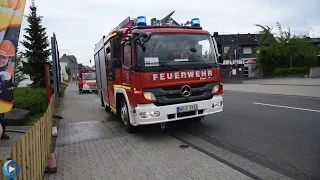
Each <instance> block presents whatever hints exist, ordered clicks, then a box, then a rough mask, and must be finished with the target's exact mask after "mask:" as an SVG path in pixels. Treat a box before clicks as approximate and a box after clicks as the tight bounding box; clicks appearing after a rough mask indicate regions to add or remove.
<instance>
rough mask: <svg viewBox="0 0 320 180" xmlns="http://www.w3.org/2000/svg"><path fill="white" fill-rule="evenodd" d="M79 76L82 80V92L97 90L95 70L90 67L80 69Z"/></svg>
mask: <svg viewBox="0 0 320 180" xmlns="http://www.w3.org/2000/svg"><path fill="white" fill-rule="evenodd" d="M78 74H79V78H81V79H82V81H83V89H82V91H83V92H95V93H96V92H97V81H96V71H95V70H92V69H80V70H79V73H78Z"/></svg>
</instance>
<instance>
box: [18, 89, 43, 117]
mask: <svg viewBox="0 0 320 180" xmlns="http://www.w3.org/2000/svg"><path fill="white" fill-rule="evenodd" d="M47 106H48V103H47V92H46V89H45V88H15V89H14V101H13V107H15V108H21V109H26V110H29V111H30V112H31V115H35V114H39V113H41V114H42V113H44V112H45V111H46V110H47Z"/></svg>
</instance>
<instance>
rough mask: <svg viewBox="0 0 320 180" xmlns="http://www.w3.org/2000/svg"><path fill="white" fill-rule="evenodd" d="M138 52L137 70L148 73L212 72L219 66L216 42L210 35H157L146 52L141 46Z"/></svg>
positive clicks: (154, 35) (149, 42)
mask: <svg viewBox="0 0 320 180" xmlns="http://www.w3.org/2000/svg"><path fill="white" fill-rule="evenodd" d="M136 48H137V66H138V68H140V69H144V70H146V71H148V70H147V69H149V70H150V68H157V69H163V70H176V69H181V70H182V69H186V68H189V67H192V68H211V67H214V66H216V64H217V60H216V54H215V53H216V52H215V50H214V48H213V42H212V39H211V36H210V35H207V34H183V33H182V34H180V33H179V34H173V33H172V34H170V33H154V34H152V36H151V38H150V40H149V41H148V42H146V43H145V48H146V51H145V52H143V51H142V48H141V47H140V46H138V45H137V46H136ZM199 62H200V63H199ZM150 71H151V70H150Z"/></svg>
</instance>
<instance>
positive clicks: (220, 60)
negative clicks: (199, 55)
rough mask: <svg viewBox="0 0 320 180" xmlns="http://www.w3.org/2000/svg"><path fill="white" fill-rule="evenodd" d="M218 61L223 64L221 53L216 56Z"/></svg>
mask: <svg viewBox="0 0 320 180" xmlns="http://www.w3.org/2000/svg"><path fill="white" fill-rule="evenodd" d="M218 62H219V63H220V64H223V57H222V56H221V55H220V56H219V57H218Z"/></svg>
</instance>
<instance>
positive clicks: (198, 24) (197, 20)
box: [191, 18, 200, 27]
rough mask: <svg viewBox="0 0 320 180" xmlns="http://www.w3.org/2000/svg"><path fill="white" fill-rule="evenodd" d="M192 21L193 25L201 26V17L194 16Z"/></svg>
mask: <svg viewBox="0 0 320 180" xmlns="http://www.w3.org/2000/svg"><path fill="white" fill-rule="evenodd" d="M191 22H192V26H195V27H200V20H199V18H193V19H191Z"/></svg>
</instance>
